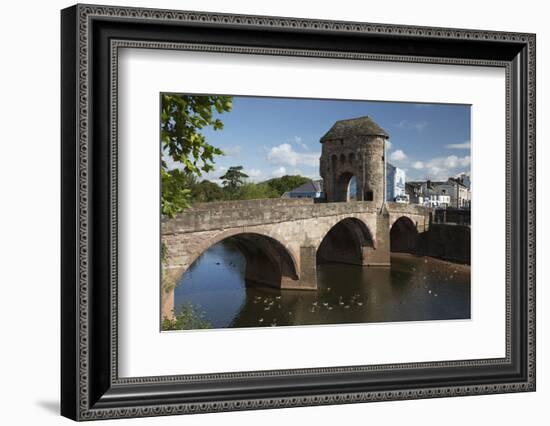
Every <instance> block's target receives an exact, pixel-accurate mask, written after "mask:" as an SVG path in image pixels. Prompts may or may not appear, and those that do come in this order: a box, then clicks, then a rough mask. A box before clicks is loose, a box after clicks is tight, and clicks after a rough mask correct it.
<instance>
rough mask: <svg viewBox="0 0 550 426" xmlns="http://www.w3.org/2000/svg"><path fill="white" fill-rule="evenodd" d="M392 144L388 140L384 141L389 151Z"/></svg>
mask: <svg viewBox="0 0 550 426" xmlns="http://www.w3.org/2000/svg"><path fill="white" fill-rule="evenodd" d="M391 147H392V143H391V142H390V141H388V140H386V149H391Z"/></svg>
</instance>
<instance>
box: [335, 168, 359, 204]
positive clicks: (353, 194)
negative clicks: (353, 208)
mask: <svg viewBox="0 0 550 426" xmlns="http://www.w3.org/2000/svg"><path fill="white" fill-rule="evenodd" d="M336 196H337V201H340V202H347V201H355V200H357V179H356V178H355V176H354V175H353V174H352V173H347V172H346V173H342V174H341V175H340V176H338V180H337V181H336Z"/></svg>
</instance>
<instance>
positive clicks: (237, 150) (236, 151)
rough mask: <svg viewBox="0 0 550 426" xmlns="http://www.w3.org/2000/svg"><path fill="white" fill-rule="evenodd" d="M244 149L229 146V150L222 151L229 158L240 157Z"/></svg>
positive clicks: (223, 149) (238, 146)
mask: <svg viewBox="0 0 550 426" xmlns="http://www.w3.org/2000/svg"><path fill="white" fill-rule="evenodd" d="M241 150H242V147H241V146H240V145H234V146H228V147H227V148H222V151H223V153H224V154H225V155H227V156H228V157H231V156H235V155H239V154H240V153H241Z"/></svg>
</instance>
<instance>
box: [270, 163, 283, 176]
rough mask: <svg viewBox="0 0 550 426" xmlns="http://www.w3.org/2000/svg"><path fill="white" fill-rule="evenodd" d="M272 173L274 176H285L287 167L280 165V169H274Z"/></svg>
mask: <svg viewBox="0 0 550 426" xmlns="http://www.w3.org/2000/svg"><path fill="white" fill-rule="evenodd" d="M271 174H272V175H273V176H278V177H279V176H284V175H286V167H284V166H281V167H279V168H278V169H275V170H273V171H272V172H271Z"/></svg>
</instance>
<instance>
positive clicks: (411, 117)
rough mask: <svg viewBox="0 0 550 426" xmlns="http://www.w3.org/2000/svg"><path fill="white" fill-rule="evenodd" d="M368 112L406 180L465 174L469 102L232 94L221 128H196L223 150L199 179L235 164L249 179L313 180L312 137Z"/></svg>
mask: <svg viewBox="0 0 550 426" xmlns="http://www.w3.org/2000/svg"><path fill="white" fill-rule="evenodd" d="M363 115H368V116H370V117H371V118H372V119H373V120H374V121H376V122H377V123H378V124H379V125H380V126H381V127H382V128H383V129H384V130H386V132H387V133H388V134H389V135H390V139H389V142H390V143H389V144H388V149H387V155H388V161H390V162H391V163H392V164H394V165H395V166H397V167H400V168H402V169H404V170H405V172H406V175H407V180H425V179H432V180H443V179H447V177H449V176H456V175H458V174H460V173H463V172H465V173H468V174H469V173H470V106H469V105H451V104H416V103H401V102H370V101H340V100H320V99H292V98H266V97H239V96H236V97H234V98H233V109H232V111H230V112H227V113H223V114H221V115H220V117H219V118H220V119H221V120H222V121H223V123H224V128H223V130H221V131H213V130H211V129H204V130H203V134H204V135H205V136H206V138H207V140H208V142H209V143H210V144H212V145H214V146H216V147H219V148H221V149H222V150H223V151H224V152H225V153H226V155H225V156H220V157H217V159H216V170H215V171H214V172H212V173H209V174H208V175H207V176H205V178H208V179H210V180H214V181H217V179H218V178H219V176H221V175H222V174H223V173H224V172H225V170H227V168H228V167H230V166H236V165H242V166H243V167H244V170H245V172H247V174H248V175H249V176H250V180H252V181H256V182H257V181H261V180H265V179H269V178H272V177H276V176H282V175H284V174H301V175H304V176H308V177H311V178H319V156H320V154H321V144H320V143H319V139H320V138H321V137H322V136H323V135H324V134H325V133H326V132H327V131H328V130H329V129H330V127H331V126H332V124H333V123H334V122H335V121H337V120H340V119H347V118H354V117H359V116H363Z"/></svg>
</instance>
